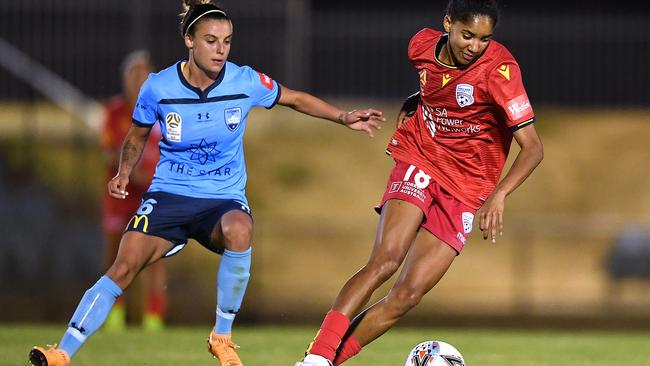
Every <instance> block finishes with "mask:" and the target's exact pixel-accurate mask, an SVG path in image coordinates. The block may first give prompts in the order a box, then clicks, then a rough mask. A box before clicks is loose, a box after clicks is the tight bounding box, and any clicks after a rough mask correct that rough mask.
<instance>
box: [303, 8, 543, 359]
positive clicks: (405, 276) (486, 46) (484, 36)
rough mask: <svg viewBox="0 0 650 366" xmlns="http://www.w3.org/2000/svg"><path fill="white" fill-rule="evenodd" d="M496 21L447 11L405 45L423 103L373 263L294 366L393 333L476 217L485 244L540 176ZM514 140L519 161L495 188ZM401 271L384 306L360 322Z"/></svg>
mask: <svg viewBox="0 0 650 366" xmlns="http://www.w3.org/2000/svg"><path fill="white" fill-rule="evenodd" d="M497 21H498V9H497V6H496V3H495V2H494V1H485V0H483V1H481V0H450V1H449V3H448V5H447V11H446V15H445V17H444V19H443V27H444V32H439V31H436V30H433V29H428V28H426V29H423V30H421V31H420V32H418V33H417V34H416V35H415V36H413V38H411V41H410V42H409V45H408V57H409V60H410V61H411V63H412V64H413V66H414V67H415V69H416V70H417V72H418V74H419V80H420V91H419V93H417V94H415V95H413V96H412V97H410V98H409V100H408V101H407V103H405V105H404V107H403V108H402V111H401V113H400V116H399V117H398V129H397V131H396V132H395V133H394V134H393V136H392V137H391V139H390V141H389V143H388V149H387V153H388V154H389V155H390V156H391V157H392V158H393V159H394V160H395V163H396V164H395V167H394V168H393V170H392V172H391V173H390V177H389V179H388V184H387V186H386V192H385V193H384V196H383V198H382V200H381V204H380V205H379V206H378V208H377V209H378V210H379V211H380V212H381V217H380V220H379V226H378V229H377V238H376V240H375V244H374V247H373V249H372V253H371V255H370V258H369V259H368V262H367V264H366V265H365V266H363V267H362V268H361V269H360V270H359V271H358V272H357V273H355V274H354V275H353V276H352V277H351V278H350V279H349V280H348V281H347V283H346V284H345V285H344V286H343V288H342V289H341V291H340V293H339V295H338V297H337V298H336V300H335V302H334V305H333V307H332V309H331V310H330V311H329V312H328V313H327V315H326V316H325V319H324V321H323V323H322V325H321V328H320V330H319V332H318V334H317V336H316V338H315V339H314V341H313V342H312V343H311V344H310V346H309V349H308V350H307V354H306V356H305V358H304V359H303V360H302V361H300V362H298V363H297V364H296V366H327V365H332V364H333V365H339V364H341V363H343V362H344V361H345V360H347V359H349V358H350V357H352V356H354V355H355V354H357V353H358V352H359V351H361V348H362V347H363V346H365V345H367V344H369V343H370V342H372V341H373V340H375V339H376V338H377V337H379V336H381V335H382V334H383V333H385V332H386V331H387V330H388V329H390V327H391V326H392V325H393V324H395V322H397V320H399V319H400V318H401V317H402V316H403V315H404V314H406V313H407V312H408V311H409V310H410V309H411V308H413V307H414V306H415V305H417V304H418V303H419V302H420V300H421V299H422V297H423V296H424V295H425V294H426V293H427V292H429V290H431V289H432V288H433V286H435V285H436V283H438V281H439V280H440V279H441V278H442V276H443V275H444V274H445V272H446V271H447V269H448V268H449V266H450V265H451V263H452V262H453V261H454V258H456V256H457V255H458V254H459V253H460V252H461V250H462V249H463V247H464V245H465V243H466V240H467V236H468V235H469V233H470V232H471V231H472V225H473V221H474V216H475V215H478V224H479V228H480V230H481V231H482V232H483V239H490V240H491V241H492V242H495V241H496V238H497V236H498V235H502V232H503V225H504V224H503V211H504V207H505V198H506V196H507V195H508V194H510V193H512V192H513V191H514V190H515V189H516V188H517V187H518V186H519V185H520V184H521V183H522V182H523V181H524V180H526V178H527V177H528V176H529V175H530V174H531V173H532V171H533V170H534V169H535V167H537V165H538V164H539V163H540V161H541V160H542V157H543V148H542V143H541V141H540V138H539V136H538V135H537V132H536V130H535V126H534V121H535V115H534V113H533V109H532V107H531V105H530V102H529V101H528V96H527V95H526V90H525V89H524V86H523V83H522V79H521V72H520V70H519V65H518V64H517V62H516V61H515V59H514V58H513V56H512V55H511V54H510V52H508V50H507V49H506V48H505V47H504V46H503V45H501V44H499V43H498V42H496V41H493V40H491V38H492V33H493V31H494V28H495V26H496V24H497ZM413 110H415V111H414V113H412V112H413ZM410 113H412V116H411V117H410V118H408V119H406V118H404V116H406V115H408V114H410ZM513 137H514V139H515V141H516V142H517V144H518V145H519V147H520V151H519V153H518V154H517V157H516V159H515V161H514V162H513V164H512V166H511V167H510V169H509V170H508V172H507V174H506V175H505V176H504V177H503V179H501V180H500V181H499V178H500V176H501V172H502V169H503V166H504V163H505V161H506V157H507V154H508V151H509V150H510V144H511V142H512V138H513ZM422 229H424V230H422ZM402 263H403V264H404V267H403V269H402V271H401V273H400V275H399V278H398V279H397V281H396V283H395V285H394V286H393V288H392V289H391V290H390V291H389V293H388V295H386V297H384V298H383V299H381V300H380V301H378V302H377V303H375V304H374V305H372V306H370V307H369V308H367V309H365V310H363V311H361V310H362V308H363V307H364V306H365V305H366V304H367V302H368V300H369V299H370V297H371V295H372V294H373V292H374V291H375V290H376V289H377V288H378V287H379V286H380V285H382V284H383V283H384V282H385V281H386V280H388V279H389V278H390V277H391V276H392V275H393V274H394V273H395V272H396V271H397V269H398V268H399V266H400V265H401V264H402ZM360 311H361V312H360Z"/></svg>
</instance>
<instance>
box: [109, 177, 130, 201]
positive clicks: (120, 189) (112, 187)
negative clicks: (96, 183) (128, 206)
mask: <svg viewBox="0 0 650 366" xmlns="http://www.w3.org/2000/svg"><path fill="white" fill-rule="evenodd" d="M128 184H129V176H125V175H120V174H119V173H118V174H117V175H116V176H114V177H113V179H111V180H110V182H108V194H109V196H111V197H113V198H119V199H125V198H126V196H128V195H129V192H127V191H126V186H127V185H128Z"/></svg>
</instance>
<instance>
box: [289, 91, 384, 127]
mask: <svg viewBox="0 0 650 366" xmlns="http://www.w3.org/2000/svg"><path fill="white" fill-rule="evenodd" d="M280 88H282V94H281V95H280V100H278V104H280V105H283V106H286V107H290V108H293V109H295V110H297V111H298V112H302V113H305V114H308V115H310V116H313V117H317V118H323V119H327V120H330V121H332V122H336V123H339V124H342V125H345V126H347V127H348V128H350V129H353V130H357V131H364V132H366V133H367V134H368V136H370V137H373V136H374V134H373V129H377V130H379V129H381V126H380V125H379V123H380V122H384V121H385V120H386V119H385V118H384V114H383V113H382V112H381V111H378V110H375V109H370V108H368V109H361V110H357V109H355V110H353V111H350V112H346V111H344V110H342V109H340V108H338V107H336V106H333V105H331V104H329V103H327V102H325V101H324V100H322V99H319V98H317V97H315V96H313V95H311V94H308V93H305V92H301V91H297V90H291V89H289V88H287V87H285V86H283V85H280Z"/></svg>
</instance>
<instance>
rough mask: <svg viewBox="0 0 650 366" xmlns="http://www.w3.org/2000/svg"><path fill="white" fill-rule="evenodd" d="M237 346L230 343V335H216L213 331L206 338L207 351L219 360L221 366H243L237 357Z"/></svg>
mask: <svg viewBox="0 0 650 366" xmlns="http://www.w3.org/2000/svg"><path fill="white" fill-rule="evenodd" d="M237 348H239V346H238V345H236V344H234V343H233V342H232V339H231V338H230V334H217V333H215V332H214V331H212V332H211V333H210V336H209V337H208V350H209V351H210V353H212V355H213V356H214V357H216V358H218V359H219V362H220V363H221V366H244V364H243V363H242V362H241V359H239V356H238V355H237V351H236V349H237Z"/></svg>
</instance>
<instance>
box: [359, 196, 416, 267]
mask: <svg viewBox="0 0 650 366" xmlns="http://www.w3.org/2000/svg"><path fill="white" fill-rule="evenodd" d="M423 219H424V214H423V213H422V209H420V208H419V207H418V206H416V205H415V204H413V203H410V202H407V201H404V200H399V199H390V200H388V201H386V203H385V204H384V205H383V207H382V210H381V217H380V219H379V225H378V226H377V236H376V239H375V244H374V246H373V248H372V252H371V254H370V259H369V260H368V262H369V263H372V262H385V261H389V260H390V261H398V262H400V263H401V261H402V260H403V259H404V256H405V255H406V253H407V251H408V250H409V247H410V246H411V243H412V242H413V239H414V238H415V236H416V234H417V232H418V229H419V228H420V225H421V224H422V220H423Z"/></svg>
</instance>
